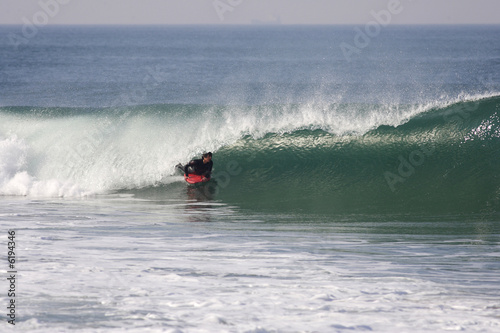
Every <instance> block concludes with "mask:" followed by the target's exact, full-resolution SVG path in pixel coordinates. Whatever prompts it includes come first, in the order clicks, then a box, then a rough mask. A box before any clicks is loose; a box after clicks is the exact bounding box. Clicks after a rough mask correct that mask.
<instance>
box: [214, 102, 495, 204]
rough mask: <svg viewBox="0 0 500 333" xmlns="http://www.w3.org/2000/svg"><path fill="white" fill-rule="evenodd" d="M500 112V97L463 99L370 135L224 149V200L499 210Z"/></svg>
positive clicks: (306, 136) (299, 134)
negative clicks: (466, 100) (463, 100)
mask: <svg viewBox="0 0 500 333" xmlns="http://www.w3.org/2000/svg"><path fill="white" fill-rule="evenodd" d="M499 106H500V99H499V98H490V99H485V100H480V101H470V102H460V103H455V104H452V105H449V106H447V107H444V108H434V109H431V110H429V111H427V112H425V113H423V114H419V115H418V116H415V117H413V118H412V119H410V120H409V121H408V122H406V123H404V124H402V125H399V126H396V127H394V126H380V127H378V128H376V129H374V130H371V131H368V132H366V133H365V134H362V135H343V136H337V135H335V134H331V133H328V132H325V131H323V130H298V131H294V132H292V133H286V134H275V133H273V134H267V135H266V136H264V137H263V138H260V139H253V138H252V137H249V136H248V137H245V138H243V139H241V140H239V141H238V142H237V143H235V144H233V145H231V146H226V147H224V148H222V149H220V150H219V151H218V154H217V162H218V164H219V165H222V171H221V170H220V168H219V173H220V178H222V179H223V181H222V182H221V184H219V185H218V186H219V189H217V192H218V197H219V198H220V199H222V200H224V201H226V200H227V201H230V202H235V203H237V204H238V205H242V206H244V207H250V208H258V209H271V210H280V211H283V212H287V211H303V212H318V213H345V212H349V213H368V212H369V213H390V212H395V213H405V212H408V213H410V212H412V213H423V214H427V213H432V214H434V213H473V212H475V213H478V212H481V211H484V210H490V211H491V210H493V209H495V210H497V209H498V208H500V206H499V198H500V179H499V172H500V108H499ZM224 166H230V168H228V170H224Z"/></svg>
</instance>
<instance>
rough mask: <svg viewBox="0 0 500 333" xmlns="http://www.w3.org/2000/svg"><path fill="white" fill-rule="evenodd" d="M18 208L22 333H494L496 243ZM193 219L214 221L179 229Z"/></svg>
mask: <svg viewBox="0 0 500 333" xmlns="http://www.w3.org/2000/svg"><path fill="white" fill-rule="evenodd" d="M200 210H201V211H200ZM18 211H22V212H23V213H22V215H19V216H14V215H10V216H9V218H8V221H7V220H6V219H4V218H2V217H0V227H1V228H3V229H4V230H7V229H8V228H13V227H17V229H18V236H17V237H18V238H17V239H16V240H17V241H18V243H19V245H20V248H19V251H20V252H19V253H20V254H19V256H20V258H22V260H21V261H19V263H18V265H17V267H16V268H17V270H18V271H19V277H20V278H19V280H18V285H19V290H20V291H21V292H20V294H19V298H18V301H19V304H22V307H20V308H19V309H22V310H19V312H18V322H17V324H16V328H18V329H21V330H22V331H30V332H38V333H42V332H44V333H45V332H54V331H56V332H57V331H60V332H62V331H68V330H71V331H77V332H121V331H125V332H165V331H166V332H277V331H280V332H301V331H315V332H332V331H334V332H335V331H349V332H352V331H354V332H366V331H380V332H402V331H403V332H424V331H434V332H435V331H445V330H457V329H458V330H466V331H472V332H496V331H497V330H498V329H499V328H500V321H499V319H498V315H497V314H498V296H499V295H498V288H497V282H496V277H497V269H496V268H495V265H494V264H493V263H494V262H495V259H496V258H497V257H498V244H497V243H490V242H484V243H481V242H480V243H477V244H476V245H474V246H471V245H470V239H469V237H470V236H468V235H466V236H460V235H451V236H446V235H439V236H436V235H425V234H418V233H417V234H416V235H412V234H408V235H406V234H398V235H393V234H380V233H377V232H369V231H370V230H377V228H378V227H377V224H376V223H370V222H353V221H350V222H345V223H342V222H339V221H337V222H331V221H330V222H328V223H325V221H323V222H320V223H319V224H315V223H312V221H311V220H308V221H309V222H308V224H307V225H303V224H301V223H298V224H295V223H291V222H292V220H293V219H292V220H291V219H290V217H288V218H286V219H285V220H283V221H280V222H278V223H276V222H277V220H279V219H280V217H279V216H276V215H271V216H248V215H245V216H243V215H238V214H239V213H237V212H235V211H234V210H231V209H230V208H229V207H227V206H217V207H211V208H210V207H207V208H203V209H200V208H196V209H193V208H189V207H185V208H180V207H178V206H175V205H172V206H170V205H168V204H166V205H165V204H161V205H154V204H153V205H152V203H148V202H138V201H135V200H134V199H130V198H122V199H118V198H116V199H114V200H113V201H108V200H106V199H99V200H92V201H91V202H88V201H74V202H71V201H65V204H64V205H62V206H61V205H60V204H59V203H58V202H54V203H51V202H44V203H43V204H42V203H40V204H37V205H36V207H34V206H33V205H30V204H29V202H27V201H24V200H17V201H12V202H10V203H9V205H7V211H5V213H6V214H9V213H10V214H12V213H15V212H18ZM155 212H156V213H155ZM200 213H203V216H204V217H205V218H206V219H207V221H210V220H211V221H212V222H215V223H201V224H200V223H185V222H188V221H190V220H191V219H192V218H194V219H196V218H198V214H200ZM247 219H248V220H247ZM262 222H265V223H262ZM400 223H402V222H394V226H398V225H399V224H400ZM388 224H389V222H387V223H386V224H384V225H385V226H386V227H388ZM436 224H439V223H436ZM21 226H22V228H21ZM271 226H272V227H271ZM413 227H415V226H413ZM442 227H443V226H436V228H438V229H439V230H442V229H441V228H442ZM426 228H428V227H425V228H423V229H422V230H427V229H426ZM346 230H358V231H361V230H363V232H354V233H350V232H348V231H346ZM394 237H397V238H398V241H395V240H394ZM437 237H438V238H437ZM479 237H480V236H479ZM0 301H1V303H3V304H5V302H6V295H3V296H0Z"/></svg>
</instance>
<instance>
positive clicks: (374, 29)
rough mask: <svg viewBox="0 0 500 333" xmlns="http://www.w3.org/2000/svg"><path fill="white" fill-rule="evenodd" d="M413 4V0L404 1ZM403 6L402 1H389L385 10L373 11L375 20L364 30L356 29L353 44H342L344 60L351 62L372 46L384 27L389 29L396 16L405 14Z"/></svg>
mask: <svg viewBox="0 0 500 333" xmlns="http://www.w3.org/2000/svg"><path fill="white" fill-rule="evenodd" d="M404 1H409V2H411V1H412V0H404ZM403 9H404V7H403V5H402V4H401V0H389V2H388V3H387V6H386V8H385V9H381V10H379V11H375V10H371V11H370V16H371V17H372V18H373V19H374V20H372V21H369V22H367V23H366V24H365V26H364V27H363V29H362V28H360V27H355V28H354V31H355V32H356V35H355V36H354V40H353V43H352V44H351V43H347V42H342V43H341V44H340V49H341V50H342V54H343V55H344V58H345V59H346V60H347V61H348V62H350V61H351V59H352V56H353V55H355V54H360V53H361V50H362V49H365V48H366V47H368V45H370V43H371V40H372V39H373V38H375V37H377V36H378V35H379V34H380V32H381V31H382V28H383V27H387V26H388V25H389V24H390V23H391V22H392V19H393V18H394V16H396V15H398V14H401V13H402V12H403Z"/></svg>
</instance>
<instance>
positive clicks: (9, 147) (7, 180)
mask: <svg viewBox="0 0 500 333" xmlns="http://www.w3.org/2000/svg"><path fill="white" fill-rule="evenodd" d="M27 151H28V146H27V145H26V144H25V143H24V141H23V140H21V139H19V138H17V136H11V137H8V138H0V161H2V163H1V164H0V195H14V196H35V197H82V196H87V195H90V194H91V193H90V192H88V191H85V190H83V189H82V188H80V186H78V185H77V184H74V183H72V182H70V181H65V182H62V181H60V180H57V179H49V180H37V179H36V178H35V177H33V176H31V175H30V174H29V173H28V171H27V170H26V168H27Z"/></svg>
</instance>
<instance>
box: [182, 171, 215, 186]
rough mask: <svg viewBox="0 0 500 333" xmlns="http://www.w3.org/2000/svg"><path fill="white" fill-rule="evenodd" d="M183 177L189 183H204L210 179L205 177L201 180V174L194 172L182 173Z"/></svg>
mask: <svg viewBox="0 0 500 333" xmlns="http://www.w3.org/2000/svg"><path fill="white" fill-rule="evenodd" d="M184 179H185V180H186V181H187V182H188V183H189V184H198V183H205V182H208V181H209V180H210V178H205V180H203V176H200V175H195V174H192V173H190V174H188V175H186V174H184Z"/></svg>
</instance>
